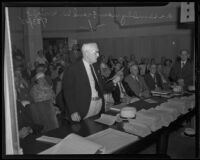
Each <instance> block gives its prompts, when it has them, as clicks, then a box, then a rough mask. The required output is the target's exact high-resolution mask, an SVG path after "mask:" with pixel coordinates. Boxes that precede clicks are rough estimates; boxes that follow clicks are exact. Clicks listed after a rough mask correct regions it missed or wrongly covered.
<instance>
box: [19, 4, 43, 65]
mask: <svg viewBox="0 0 200 160" xmlns="http://www.w3.org/2000/svg"><path fill="white" fill-rule="evenodd" d="M22 12H23V16H24V17H23V20H24V47H25V48H24V51H25V56H26V60H27V62H30V63H31V64H32V65H33V64H34V61H35V58H36V56H37V51H39V50H41V49H43V39H42V27H41V25H42V23H41V17H40V8H39V7H30V8H29V7H26V8H23V9H22Z"/></svg>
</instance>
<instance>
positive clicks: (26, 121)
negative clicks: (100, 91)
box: [15, 75, 43, 143]
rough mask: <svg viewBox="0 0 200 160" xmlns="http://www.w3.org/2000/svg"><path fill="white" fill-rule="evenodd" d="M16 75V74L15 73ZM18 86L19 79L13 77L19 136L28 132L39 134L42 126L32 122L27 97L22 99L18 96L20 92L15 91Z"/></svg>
mask: <svg viewBox="0 0 200 160" xmlns="http://www.w3.org/2000/svg"><path fill="white" fill-rule="evenodd" d="M15 76H16V75H15ZM18 87H19V79H18V78H17V77H15V88H16V90H15V92H16V98H17V100H16V102H17V103H16V107H17V122H18V129H19V138H20V143H21V140H22V139H24V138H25V137H26V136H28V135H29V134H39V133H40V132H41V130H42V128H43V126H42V125H38V124H35V123H34V122H33V119H32V116H31V113H30V101H29V99H28V98H27V97H24V98H23V99H22V98H21V96H20V93H19V92H17V88H18Z"/></svg>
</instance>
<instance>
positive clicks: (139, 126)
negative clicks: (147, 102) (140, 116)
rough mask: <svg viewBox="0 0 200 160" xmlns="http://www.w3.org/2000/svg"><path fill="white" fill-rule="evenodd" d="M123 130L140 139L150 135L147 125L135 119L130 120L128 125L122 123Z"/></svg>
mask: <svg viewBox="0 0 200 160" xmlns="http://www.w3.org/2000/svg"><path fill="white" fill-rule="evenodd" d="M123 129H124V130H125V131H126V132H128V133H131V134H134V135H137V136H140V137H146V136H147V135H149V134H150V133H151V129H150V128H149V127H148V126H147V125H145V124H144V123H143V122H142V121H139V120H136V119H130V120H129V122H128V123H124V125H123Z"/></svg>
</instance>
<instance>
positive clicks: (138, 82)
mask: <svg viewBox="0 0 200 160" xmlns="http://www.w3.org/2000/svg"><path fill="white" fill-rule="evenodd" d="M130 72H131V74H129V75H128V76H127V77H125V82H127V83H128V86H129V87H130V88H131V90H132V91H133V92H134V93H135V95H136V96H138V97H144V98H148V97H150V92H149V89H148V87H147V85H146V83H145V81H144V79H143V77H142V76H140V75H138V73H139V70H138V65H136V64H132V65H131V66H130Z"/></svg>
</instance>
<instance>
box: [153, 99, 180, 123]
mask: <svg viewBox="0 0 200 160" xmlns="http://www.w3.org/2000/svg"><path fill="white" fill-rule="evenodd" d="M156 110H164V111H168V112H170V114H171V115H172V116H173V120H176V119H177V117H178V116H179V115H180V112H179V111H178V110H177V108H176V107H173V106H171V105H169V104H168V103H167V102H166V103H162V104H160V106H157V107H156Z"/></svg>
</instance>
